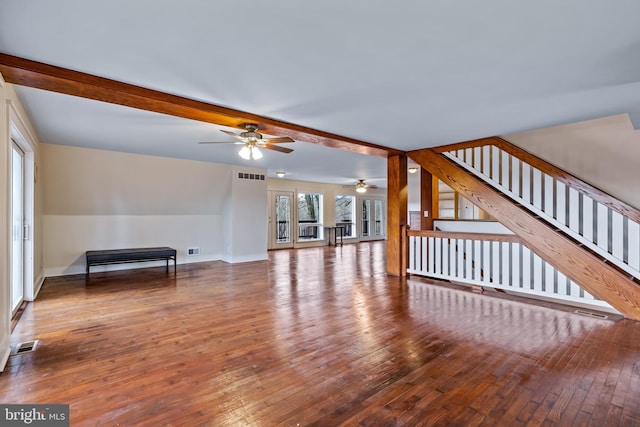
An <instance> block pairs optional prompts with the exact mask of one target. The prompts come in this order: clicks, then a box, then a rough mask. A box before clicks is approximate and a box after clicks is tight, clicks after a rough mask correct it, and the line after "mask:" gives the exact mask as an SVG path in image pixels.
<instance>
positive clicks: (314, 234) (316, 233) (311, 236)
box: [298, 193, 324, 241]
mask: <svg viewBox="0 0 640 427" xmlns="http://www.w3.org/2000/svg"><path fill="white" fill-rule="evenodd" d="M323 231H324V230H323V227H322V194H319V193H298V240H299V241H310V240H322V239H323V238H324V235H323Z"/></svg>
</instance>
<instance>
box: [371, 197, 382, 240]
mask: <svg viewBox="0 0 640 427" xmlns="http://www.w3.org/2000/svg"><path fill="white" fill-rule="evenodd" d="M373 206H374V209H375V227H374V235H375V236H384V210H383V209H382V200H374V201H373Z"/></svg>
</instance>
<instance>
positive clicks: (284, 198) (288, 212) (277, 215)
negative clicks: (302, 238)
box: [269, 191, 295, 249]
mask: <svg viewBox="0 0 640 427" xmlns="http://www.w3.org/2000/svg"><path fill="white" fill-rule="evenodd" d="M269 200H270V203H269V235H270V238H269V249H286V248H293V231H294V228H293V224H295V222H294V218H293V212H294V209H293V200H294V199H293V192H289V191H270V197H269Z"/></svg>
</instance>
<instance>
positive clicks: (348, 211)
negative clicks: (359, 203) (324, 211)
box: [336, 196, 356, 237]
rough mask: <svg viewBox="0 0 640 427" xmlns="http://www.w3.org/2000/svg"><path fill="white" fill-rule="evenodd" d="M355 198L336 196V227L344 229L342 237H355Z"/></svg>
mask: <svg viewBox="0 0 640 427" xmlns="http://www.w3.org/2000/svg"><path fill="white" fill-rule="evenodd" d="M355 206H356V198H355V197H354V196H336V226H342V227H344V229H343V230H344V234H343V236H344V237H356V235H355V233H356V227H355V222H356V212H355V209H354V208H355Z"/></svg>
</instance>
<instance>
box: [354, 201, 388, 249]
mask: <svg viewBox="0 0 640 427" xmlns="http://www.w3.org/2000/svg"><path fill="white" fill-rule="evenodd" d="M359 204H360V240H381V239H384V238H385V236H386V232H385V231H386V219H385V205H384V200H383V199H378V198H366V199H365V198H361V199H360V203H359Z"/></svg>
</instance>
